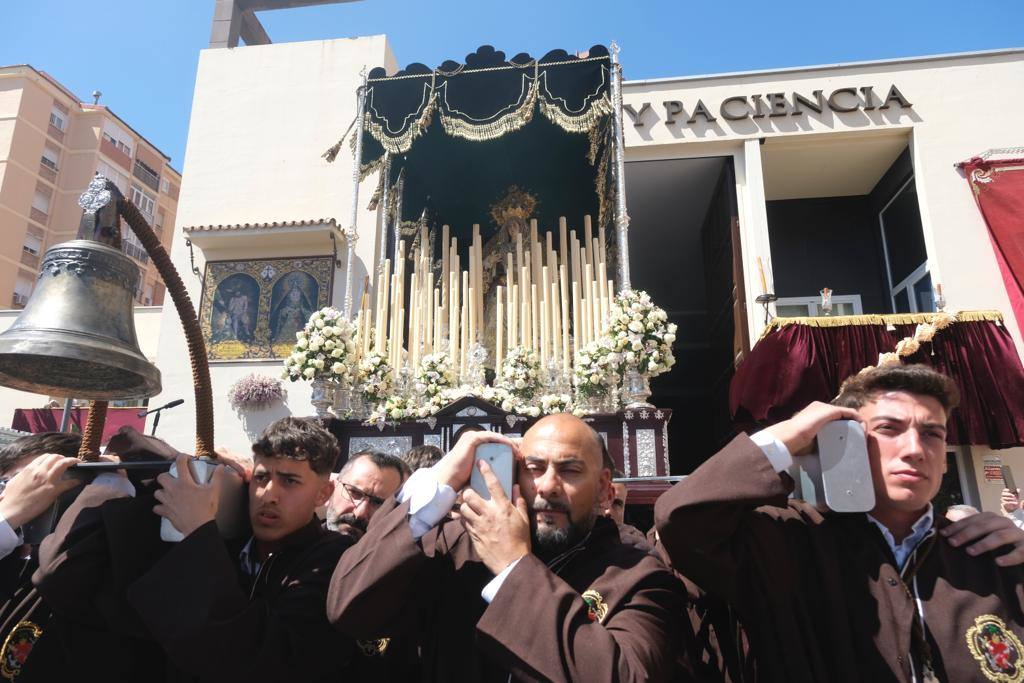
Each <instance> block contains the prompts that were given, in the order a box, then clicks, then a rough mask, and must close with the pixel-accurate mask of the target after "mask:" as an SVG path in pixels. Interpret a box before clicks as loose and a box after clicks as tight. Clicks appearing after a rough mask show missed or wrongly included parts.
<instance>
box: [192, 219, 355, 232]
mask: <svg viewBox="0 0 1024 683" xmlns="http://www.w3.org/2000/svg"><path fill="white" fill-rule="evenodd" d="M304 225H329V226H331V227H332V228H336V227H338V223H337V222H336V221H335V220H334V219H333V218H307V219H306V220H301V221H271V222H268V223H235V224H233V225H222V224H218V225H188V226H185V227H184V228H182V231H184V232H228V231H232V230H265V229H267V228H298V227H301V226H304Z"/></svg>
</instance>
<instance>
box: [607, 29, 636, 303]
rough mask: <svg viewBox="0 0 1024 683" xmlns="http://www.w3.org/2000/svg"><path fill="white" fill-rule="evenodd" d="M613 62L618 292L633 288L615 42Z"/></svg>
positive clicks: (624, 155) (617, 53) (619, 79)
mask: <svg viewBox="0 0 1024 683" xmlns="http://www.w3.org/2000/svg"><path fill="white" fill-rule="evenodd" d="M611 58H612V79H611V91H612V136H613V144H614V145H615V237H616V245H617V246H618V251H619V254H618V257H619V269H618V270H619V292H620V293H622V292H628V291H629V290H631V289H632V288H633V286H632V285H631V284H630V281H629V214H627V213H626V143H625V140H624V139H623V132H622V65H621V64H619V46H618V45H616V44H615V43H614V42H613V43H612V49H611Z"/></svg>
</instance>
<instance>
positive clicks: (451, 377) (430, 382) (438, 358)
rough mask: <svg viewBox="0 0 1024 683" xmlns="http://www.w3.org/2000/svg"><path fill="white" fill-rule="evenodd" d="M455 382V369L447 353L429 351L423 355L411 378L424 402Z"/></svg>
mask: <svg viewBox="0 0 1024 683" xmlns="http://www.w3.org/2000/svg"><path fill="white" fill-rule="evenodd" d="M453 384H455V371H454V369H453V368H452V362H451V359H450V358H449V356H448V354H447V353H431V354H428V355H426V356H424V357H423V360H421V361H420V367H419V369H418V370H417V371H416V377H415V378H414V379H413V386H414V387H415V390H416V394H417V395H418V396H423V398H424V401H425V402H429V401H430V400H431V399H432V398H434V397H435V396H437V395H438V394H440V393H441V392H442V391H443V390H444V389H448V388H450V387H451V386H452V385H453Z"/></svg>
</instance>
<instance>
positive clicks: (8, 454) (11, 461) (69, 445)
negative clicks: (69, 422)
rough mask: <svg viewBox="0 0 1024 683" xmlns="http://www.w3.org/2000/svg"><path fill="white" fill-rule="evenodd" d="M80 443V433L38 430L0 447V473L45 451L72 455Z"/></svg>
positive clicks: (76, 452)
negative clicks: (38, 431) (37, 432)
mask: <svg viewBox="0 0 1024 683" xmlns="http://www.w3.org/2000/svg"><path fill="white" fill-rule="evenodd" d="M81 445H82V435H81V434H71V433H69V432H40V433H39V434H29V435H28V436H23V437H21V438H19V439H16V440H14V441H12V442H11V443H9V444H7V445H6V446H4V447H3V448H0V474H4V473H5V472H7V471H8V470H10V469H11V468H12V467H14V466H15V465H16V464H18V462H19V461H21V460H24V459H25V458H30V457H33V456H37V455H43V454H45V453H57V454H58V455H64V456H68V457H74V456H76V455H78V449H79V447H80V446H81Z"/></svg>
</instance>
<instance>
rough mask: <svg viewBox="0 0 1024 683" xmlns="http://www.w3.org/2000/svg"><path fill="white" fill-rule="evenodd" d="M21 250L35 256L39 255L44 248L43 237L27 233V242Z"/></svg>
mask: <svg viewBox="0 0 1024 683" xmlns="http://www.w3.org/2000/svg"><path fill="white" fill-rule="evenodd" d="M21 250H22V251H24V252H27V253H29V254H32V255H33V256H39V252H40V251H42V250H43V240H42V238H40V237H36V236H35V235H25V243H24V244H22V245H21Z"/></svg>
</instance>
